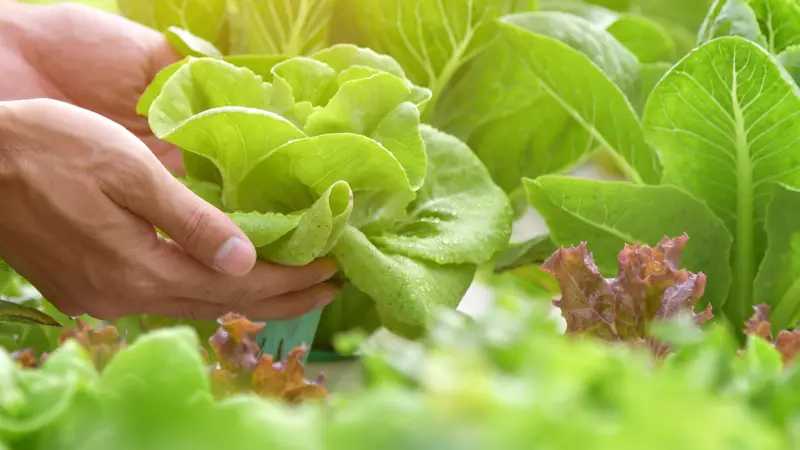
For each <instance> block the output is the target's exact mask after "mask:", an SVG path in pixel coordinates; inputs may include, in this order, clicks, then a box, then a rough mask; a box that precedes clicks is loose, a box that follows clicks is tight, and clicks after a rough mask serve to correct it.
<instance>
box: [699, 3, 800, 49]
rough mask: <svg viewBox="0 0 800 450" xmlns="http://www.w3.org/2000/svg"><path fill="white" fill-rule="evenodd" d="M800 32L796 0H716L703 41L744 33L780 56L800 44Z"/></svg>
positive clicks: (707, 22) (799, 11) (799, 10)
mask: <svg viewBox="0 0 800 450" xmlns="http://www.w3.org/2000/svg"><path fill="white" fill-rule="evenodd" d="M799 33H800V5H798V4H797V2H795V1H793V0H789V1H787V0H716V1H715V2H714V5H713V6H712V7H711V9H710V10H709V13H708V15H707V16H706V20H705V22H704V23H703V26H702V28H701V30H700V35H699V41H700V42H701V43H703V42H707V41H709V40H711V39H713V38H715V37H720V36H740V37H743V38H745V39H749V40H751V41H753V42H756V43H758V44H759V45H761V46H762V47H764V48H765V49H767V51H769V52H770V53H772V54H773V55H777V54H779V53H781V52H783V51H784V50H786V49H787V48H789V47H792V46H795V45H797V44H798V43H800V38H798V34H799Z"/></svg>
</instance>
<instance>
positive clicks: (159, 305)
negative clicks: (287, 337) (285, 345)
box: [127, 283, 339, 320]
mask: <svg viewBox="0 0 800 450" xmlns="http://www.w3.org/2000/svg"><path fill="white" fill-rule="evenodd" d="M338 291H339V289H338V287H337V286H336V285H334V284H329V283H323V284H317V285H315V286H313V287H311V288H309V289H306V290H304V291H300V292H292V293H290V294H285V295H282V296H278V297H273V298H269V299H265V300H261V301H259V302H256V303H253V304H252V305H249V306H247V307H244V308H241V309H230V308H227V307H225V306H224V305H218V304H213V303H208V302H204V301H199V300H195V299H188V298H172V299H165V300H162V301H158V302H148V303H141V304H137V305H132V307H131V309H129V310H128V311H127V315H138V314H155V315H159V316H165V317H175V318H183V319H195V320H216V319H218V318H219V317H222V316H223V315H225V314H226V313H229V312H235V313H239V314H242V315H244V316H245V317H247V318H248V319H250V320H286V319H292V318H295V317H299V316H302V315H303V314H305V313H307V312H310V311H313V310H316V309H320V308H324V307H325V306H326V305H328V304H329V303H330V302H332V301H333V299H334V298H336V294H337V293H338Z"/></svg>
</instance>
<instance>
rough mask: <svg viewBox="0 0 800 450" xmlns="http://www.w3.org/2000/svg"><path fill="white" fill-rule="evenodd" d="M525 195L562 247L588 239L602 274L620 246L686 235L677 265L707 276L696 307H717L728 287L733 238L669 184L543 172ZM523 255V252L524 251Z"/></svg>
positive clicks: (611, 268)
mask: <svg viewBox="0 0 800 450" xmlns="http://www.w3.org/2000/svg"><path fill="white" fill-rule="evenodd" d="M525 188H526V190H527V192H528V198H529V200H530V202H531V204H532V205H533V206H534V207H535V208H536V211H537V212H539V214H541V215H542V217H543V218H544V220H545V222H546V223H547V227H548V229H549V230H550V237H551V238H552V240H553V241H554V242H555V243H556V244H557V245H561V246H569V245H578V244H580V243H581V242H584V241H586V242H591V243H592V248H593V249H594V250H595V251H596V252H597V256H596V263H597V266H598V268H599V270H600V271H601V272H602V273H603V274H607V275H609V276H610V275H611V274H614V273H616V271H617V268H618V264H619V262H618V261H617V258H616V257H615V255H616V252H617V251H618V250H619V248H620V247H623V246H624V245H625V244H643V245H657V244H658V243H659V242H660V240H661V238H663V237H664V236H665V235H666V236H679V235H681V234H684V233H685V234H687V235H688V236H689V238H690V239H691V245H689V246H687V248H686V250H685V252H684V253H683V256H682V257H681V264H682V265H684V266H685V267H686V268H688V269H689V270H692V271H695V272H702V273H705V274H706V275H708V286H707V287H706V290H705V295H704V296H703V299H702V301H701V306H705V303H706V302H710V303H711V304H712V305H714V307H715V308H717V309H719V308H722V306H723V305H724V304H725V301H726V299H727V296H728V291H729V289H730V285H731V268H730V266H729V264H728V261H729V259H730V250H731V243H732V238H731V235H730V233H729V232H728V230H727V228H726V227H725V224H724V223H723V222H722V221H721V220H720V219H719V218H717V216H715V215H714V213H712V212H711V210H709V208H708V207H707V206H706V205H705V204H703V202H701V201H699V200H697V199H696V198H693V197H692V196H691V195H689V194H687V193H685V192H683V191H681V190H680V189H677V188H675V187H673V186H641V185H634V184H632V183H625V182H610V181H595V180H587V179H581V178H569V177H559V176H553V175H549V176H543V177H539V178H537V179H536V180H525ZM523 256H524V255H523Z"/></svg>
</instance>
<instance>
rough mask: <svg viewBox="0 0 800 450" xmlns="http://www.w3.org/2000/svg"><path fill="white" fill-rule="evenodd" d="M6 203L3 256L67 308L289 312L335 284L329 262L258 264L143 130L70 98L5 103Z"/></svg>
mask: <svg viewBox="0 0 800 450" xmlns="http://www.w3.org/2000/svg"><path fill="white" fill-rule="evenodd" d="M0 205H2V208H3V212H4V213H3V214H0V237H2V239H0V258H2V259H4V260H5V261H6V262H8V263H9V264H10V265H11V266H12V267H13V268H14V269H16V270H17V271H18V272H19V273H20V274H21V275H22V276H23V277H25V278H26V279H27V280H28V281H30V282H31V283H32V284H33V285H34V286H35V287H36V288H37V289H38V290H39V291H40V292H41V293H42V295H44V296H45V298H47V299H48V300H49V301H50V302H52V303H53V304H54V305H55V306H56V307H57V308H58V309H59V310H61V311H62V312H64V313H65V314H68V315H72V316H77V315H81V314H84V313H88V314H89V315H91V316H94V317H96V318H99V319H104V320H115V319H118V318H120V317H124V316H127V315H133V314H157V315H162V316H171V317H186V318H194V319H215V318H217V317H219V316H221V315H223V314H224V313H226V312H229V311H233V312H238V313H242V314H245V315H247V316H248V317H251V318H253V319H264V320H266V319H287V318H293V317H297V316H299V315H302V314H304V313H306V312H308V311H310V310H312V309H317V308H321V307H323V306H324V305H326V304H327V303H329V302H330V301H331V300H333V298H334V296H335V294H336V291H337V288H336V286H334V285H333V284H329V283H323V281H325V280H328V279H329V278H330V277H332V276H333V274H334V273H335V272H336V267H335V265H334V264H333V263H332V262H331V261H328V260H320V261H317V262H314V263H312V264H310V265H308V266H306V267H292V268H290V267H284V266H278V265H274V264H269V263H266V262H256V252H255V249H254V248H253V246H252V244H251V243H250V242H249V240H248V239H247V237H246V236H245V235H244V234H243V233H242V231H241V230H240V229H239V227H237V226H236V225H235V224H234V223H233V222H232V221H231V220H230V219H229V218H228V217H227V216H225V215H224V214H223V213H222V212H220V211H219V210H217V209H216V208H214V207H212V206H211V205H210V204H208V203H206V202H205V201H203V200H201V199H200V198H198V197H197V196H195V195H194V194H193V193H192V192H191V191H189V190H188V189H187V188H186V187H185V186H183V185H182V184H181V183H180V182H179V181H178V180H177V179H175V178H174V177H173V176H172V175H170V173H169V172H168V171H167V170H166V169H165V168H164V167H163V166H162V165H161V164H159V162H158V160H157V159H156V158H155V157H154V156H153V154H152V153H150V152H149V151H148V149H147V147H146V146H145V145H144V144H143V143H142V142H141V141H140V140H139V139H137V138H136V137H135V136H133V135H132V134H130V133H129V132H128V131H126V130H125V129H124V128H123V127H122V126H120V125H118V124H116V123H114V122H112V121H110V120H108V119H106V118H103V117H102V116H99V115H97V114H94V113H92V112H89V111H87V110H85V109H81V108H78V107H76V106H72V105H69V104H67V103H62V102H58V101H55V100H49V99H36V100H23V101H12V102H0ZM154 227H158V228H160V229H161V230H163V231H164V232H165V233H166V234H168V235H169V236H170V237H171V238H172V239H174V241H173V240H169V239H165V238H162V237H160V236H159V235H158V234H157V233H156V231H155V228H154ZM213 267H216V268H217V270H214V269H213ZM251 269H252V270H251ZM223 272H225V273H223Z"/></svg>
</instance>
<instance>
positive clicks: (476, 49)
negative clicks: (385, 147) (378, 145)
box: [336, 0, 537, 122]
mask: <svg viewBox="0 0 800 450" xmlns="http://www.w3.org/2000/svg"><path fill="white" fill-rule="evenodd" d="M536 3H537V2H536V1H534V0H510V1H496V0H440V1H433V2H432V1H428V0H382V1H373V0H342V2H341V5H340V8H341V9H342V10H343V11H346V13H344V14H342V19H343V20H342V21H341V23H337V24H336V26H337V27H340V28H341V27H352V28H353V29H352V30H347V32H346V33H345V34H347V35H348V36H350V38H351V39H353V40H354V42H355V43H357V44H359V45H363V46H365V47H370V48H373V49H375V50H376V51H378V52H380V53H385V54H387V55H390V56H391V57H393V58H394V59H395V60H397V61H398V62H399V63H400V65H401V66H402V67H403V69H404V70H405V72H406V73H407V74H408V76H409V78H410V79H411V80H412V81H413V82H414V83H416V84H419V85H422V86H425V87H427V88H428V89H430V90H431V92H432V96H433V101H432V102H431V105H430V107H428V108H426V109H425V111H424V115H423V120H424V121H426V122H427V121H428V119H429V118H430V117H431V114H432V111H433V110H434V109H435V108H436V104H437V102H438V99H439V96H440V95H441V94H442V91H443V90H444V89H445V88H446V87H447V86H448V84H449V83H450V82H451V80H453V78H454V77H455V76H456V74H457V72H458V71H459V69H460V68H461V67H462V66H464V64H466V63H467V62H468V61H470V60H471V59H472V58H473V57H474V56H475V55H477V54H480V53H481V52H482V51H484V50H485V49H486V47H487V45H488V44H490V43H491V41H492V40H493V39H494V37H495V35H496V32H497V29H496V26H495V23H494V20H495V19H496V18H498V17H500V16H502V15H504V14H508V13H512V12H519V11H529V10H533V9H535V7H536ZM340 34H341V32H340Z"/></svg>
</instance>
